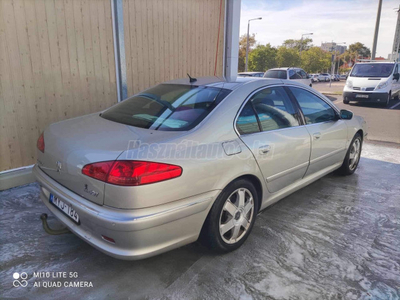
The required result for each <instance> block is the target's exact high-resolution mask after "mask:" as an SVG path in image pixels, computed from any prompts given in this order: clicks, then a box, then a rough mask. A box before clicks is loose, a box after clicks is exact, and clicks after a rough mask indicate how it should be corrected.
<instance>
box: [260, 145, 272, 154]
mask: <svg viewBox="0 0 400 300" xmlns="http://www.w3.org/2000/svg"><path fill="white" fill-rule="evenodd" d="M258 150H259V152H260V154H267V153H268V152H269V151H270V150H271V146H270V145H262V146H260V148H258Z"/></svg>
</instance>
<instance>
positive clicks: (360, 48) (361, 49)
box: [348, 42, 371, 58]
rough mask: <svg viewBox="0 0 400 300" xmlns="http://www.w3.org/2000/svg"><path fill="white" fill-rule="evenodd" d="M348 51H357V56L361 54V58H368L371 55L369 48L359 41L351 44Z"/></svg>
mask: <svg viewBox="0 0 400 300" xmlns="http://www.w3.org/2000/svg"><path fill="white" fill-rule="evenodd" d="M348 51H349V52H350V53H357V54H358V55H359V56H362V58H368V57H370V56H371V50H370V49H369V48H368V47H366V46H364V44H363V43H360V42H357V43H354V44H351V45H350V46H349V50H348Z"/></svg>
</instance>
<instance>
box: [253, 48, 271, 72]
mask: <svg viewBox="0 0 400 300" xmlns="http://www.w3.org/2000/svg"><path fill="white" fill-rule="evenodd" d="M276 53H277V50H276V48H274V47H272V46H271V45H270V44H267V45H265V46H264V45H258V46H257V47H256V48H255V49H254V50H253V51H251V53H250V54H249V70H250V71H259V72H261V71H263V72H264V71H266V70H268V69H271V68H274V67H276Z"/></svg>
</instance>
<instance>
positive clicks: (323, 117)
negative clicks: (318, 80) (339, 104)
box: [290, 87, 337, 124]
mask: <svg viewBox="0 0 400 300" xmlns="http://www.w3.org/2000/svg"><path fill="white" fill-rule="evenodd" d="M290 90H291V91H292V93H293V95H294V96H295V98H296V100H297V102H298V103H299V106H300V108H301V110H302V111H303V115H304V118H305V119H306V123H307V124H315V123H321V122H328V121H336V120H337V115H336V113H335V111H334V109H333V108H332V107H331V106H330V105H329V104H327V103H326V102H325V101H324V100H322V99H320V98H319V97H317V96H315V95H314V94H312V93H310V92H308V91H306V90H303V89H299V88H294V87H290Z"/></svg>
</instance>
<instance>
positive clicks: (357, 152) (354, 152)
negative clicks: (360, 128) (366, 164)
mask: <svg viewBox="0 0 400 300" xmlns="http://www.w3.org/2000/svg"><path fill="white" fill-rule="evenodd" d="M362 142H363V140H362V137H361V134H359V133H356V135H355V136H354V137H353V140H352V141H351V143H350V146H349V149H348V150H347V153H346V157H345V158H344V161H343V164H342V166H341V167H340V168H339V170H338V171H339V173H340V174H342V175H351V174H353V173H354V172H355V171H356V169H357V167H358V163H359V162H360V157H361V151H362Z"/></svg>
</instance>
